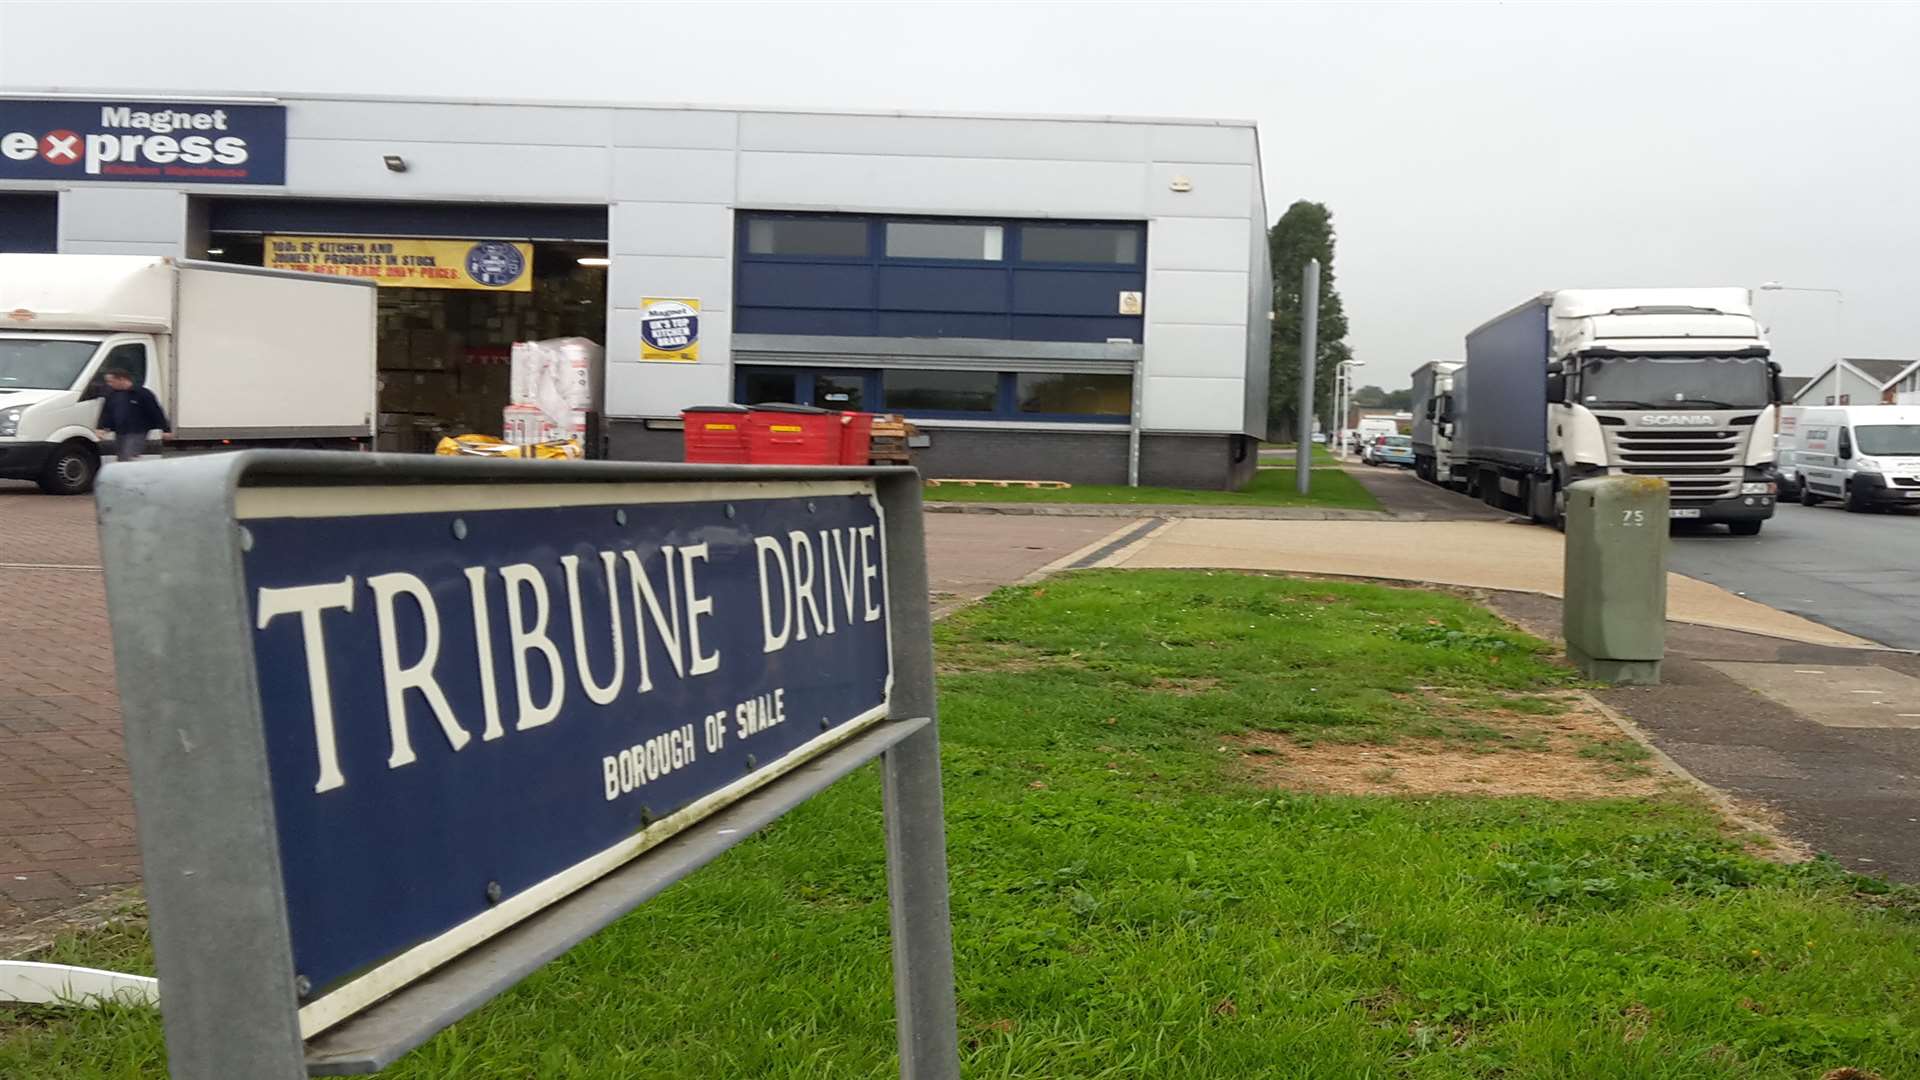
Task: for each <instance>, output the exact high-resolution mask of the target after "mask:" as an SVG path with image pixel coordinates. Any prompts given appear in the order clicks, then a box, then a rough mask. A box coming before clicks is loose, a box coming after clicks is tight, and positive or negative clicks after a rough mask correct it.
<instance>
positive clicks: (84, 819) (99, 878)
mask: <svg viewBox="0 0 1920 1080" xmlns="http://www.w3.org/2000/svg"><path fill="white" fill-rule="evenodd" d="M99 563H100V549H99V541H98V537H97V535H96V533H95V531H94V522H93V503H92V501H91V500H89V499H56V498H50V497H47V496H44V495H41V494H39V493H38V492H37V491H35V490H34V489H33V488H32V487H31V486H25V485H14V484H5V483H0V928H6V927H12V926H17V925H19V924H20V923H23V922H27V921H30V920H32V919H36V918H39V917H42V916H46V915H52V914H55V913H57V912H60V911H63V910H65V909H67V908H70V907H73V906H75V905H77V904H80V903H84V902H85V901H87V900H90V899H92V898H95V897H98V896H100V895H102V894H105V893H109V892H113V891H115V890H117V889H119V888H123V887H125V886H128V885H132V884H134V883H136V882H138V881H139V879H140V857H139V849H138V847H137V846H136V842H135V839H134V832H133V803H132V800H131V799H130V797H129V796H128V792H127V766H126V759H125V757H124V755H123V752H122V749H121V742H120V707H119V699H118V696H117V695H116V694H115V692H114V682H113V651H112V646H111V643H110V642H109V640H108V636H107V617H106V598H105V594H104V593H103V591H102V587H101V577H100V572H99V570H98V567H99Z"/></svg>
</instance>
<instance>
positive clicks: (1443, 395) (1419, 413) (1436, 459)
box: [1413, 360, 1463, 484]
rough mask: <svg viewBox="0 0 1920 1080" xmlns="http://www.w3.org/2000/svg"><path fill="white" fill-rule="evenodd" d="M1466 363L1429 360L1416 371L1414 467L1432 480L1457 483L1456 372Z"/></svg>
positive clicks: (1427, 479) (1417, 473) (1423, 476)
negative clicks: (1454, 450)
mask: <svg viewBox="0 0 1920 1080" xmlns="http://www.w3.org/2000/svg"><path fill="white" fill-rule="evenodd" d="M1462 366H1463V365H1462V364H1461V362H1460V361H1458V360H1429V361H1427V362H1426V363H1424V364H1421V365H1420V366H1419V367H1417V368H1415V369H1414V371H1413V471H1414V474H1415V475H1417V476H1418V477H1420V479H1422V480H1425V481H1427V482H1428V483H1434V484H1451V483H1453V465H1454V454H1453V373H1454V372H1456V371H1458V370H1460V368H1461V367H1462Z"/></svg>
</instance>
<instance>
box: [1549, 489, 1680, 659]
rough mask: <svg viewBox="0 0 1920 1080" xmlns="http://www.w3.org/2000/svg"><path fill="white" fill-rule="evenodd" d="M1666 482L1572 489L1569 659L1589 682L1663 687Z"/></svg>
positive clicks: (1565, 629)
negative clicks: (1591, 679) (1661, 684)
mask: <svg viewBox="0 0 1920 1080" xmlns="http://www.w3.org/2000/svg"><path fill="white" fill-rule="evenodd" d="M1667 503H1668V497H1667V482H1666V481H1665V480H1660V479H1657V478H1654V477H1644V476H1606V477H1600V478H1598V479H1594V480H1582V481H1580V482H1578V483H1576V484H1573V485H1571V486H1569V487H1568V488H1567V549H1566V604H1565V607H1564V609H1563V612H1562V616H1561V630H1562V633H1563V634H1564V635H1565V636H1566V639H1567V658H1568V659H1570V660H1572V661H1573V662H1574V664H1575V666H1577V667H1579V669H1580V670H1581V671H1583V672H1585V673H1586V674H1587V675H1588V676H1589V677H1590V678H1594V679H1598V680H1601V681H1603V682H1610V683H1620V684H1625V685H1633V686H1653V685H1656V684H1658V683H1659V681H1660V661H1661V659H1662V658H1663V657H1665V656H1666V651H1667V543H1668V540H1667Z"/></svg>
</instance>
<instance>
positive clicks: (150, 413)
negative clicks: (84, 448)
mask: <svg viewBox="0 0 1920 1080" xmlns="http://www.w3.org/2000/svg"><path fill="white" fill-rule="evenodd" d="M107 389H108V391H109V392H108V394H107V400H106V401H105V402H104V403H103V404H102V405H101V406H100V427H99V429H98V434H99V436H100V437H101V438H103V439H104V438H106V437H107V433H108V432H112V433H113V439H114V447H115V456H116V457H118V458H119V459H120V460H121V461H138V460H140V455H142V454H144V453H146V452H147V433H148V432H151V431H159V432H161V433H162V434H161V438H166V437H167V435H169V434H171V433H172V431H173V424H172V423H171V422H170V421H168V419H167V413H166V410H164V409H162V408H161V407H160V399H159V398H157V397H154V396H153V391H151V390H149V389H147V388H146V387H144V386H135V385H134V384H133V376H132V375H130V374H128V373H127V372H126V371H124V370H122V369H120V368H114V369H113V370H111V371H109V372H107Z"/></svg>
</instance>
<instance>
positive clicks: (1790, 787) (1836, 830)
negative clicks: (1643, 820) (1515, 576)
mask: <svg viewBox="0 0 1920 1080" xmlns="http://www.w3.org/2000/svg"><path fill="white" fill-rule="evenodd" d="M1488 601H1489V603H1490V604H1491V606H1492V607H1493V608H1494V610H1496V611H1498V612H1499V613H1500V614H1502V615H1504V616H1506V617H1507V618H1508V619H1510V620H1512V621H1514V622H1516V623H1518V624H1519V625H1521V626H1523V627H1525V628H1526V629H1528V630H1529V631H1531V632H1533V633H1534V634H1535V635H1537V636H1540V637H1544V638H1547V639H1548V640H1553V639H1554V638H1556V637H1557V636H1558V634H1559V629H1560V605H1559V602H1558V601H1556V600H1553V599H1551V598H1548V597H1543V596H1534V595H1527V594H1523V593H1502V594H1494V595H1492V596H1490V597H1488ZM1596 696H1598V697H1599V698H1600V699H1601V700H1602V701H1603V702H1605V703H1606V704H1607V705H1608V706H1609V707H1610V708H1612V709H1613V710H1614V711H1616V712H1618V713H1620V714H1621V715H1623V716H1625V717H1626V718H1627V719H1628V720H1630V721H1632V722H1633V723H1634V724H1635V725H1636V726H1638V727H1639V728H1640V730H1641V731H1642V732H1644V733H1645V734H1646V735H1648V736H1649V737H1651V738H1652V740H1653V742H1654V745H1656V746H1658V747H1659V748H1660V749H1661V750H1662V751H1664V752H1665V753H1666V754H1667V755H1668V756H1669V757H1671V758H1673V759H1674V760H1675V761H1677V762H1678V763H1679V764H1680V765H1681V766H1682V767H1683V768H1685V769H1686V770H1687V771H1688V772H1690V773H1692V774H1693V775H1694V776H1695V777H1697V778H1699V779H1700V780H1702V781H1705V782H1706V783H1708V784H1710V785H1712V786H1713V787H1715V788H1717V789H1719V790H1720V791H1722V792H1725V793H1726V794H1728V795H1731V796H1733V798H1734V799H1735V800H1736V803H1737V804H1738V805H1740V807H1741V808H1742V809H1743V810H1746V811H1758V814H1757V816H1759V817H1762V818H1765V819H1770V823H1771V824H1773V825H1774V826H1776V827H1777V828H1778V829H1779V830H1780V831H1781V832H1783V833H1785V834H1786V835H1788V836H1790V837H1792V838H1793V839H1794V840H1796V841H1799V842H1800V843H1802V844H1805V845H1806V846H1808V847H1810V848H1812V849H1813V850H1816V851H1823V852H1826V853H1828V854H1831V855H1832V856H1833V857H1834V858H1836V859H1837V860H1839V861H1840V862H1841V863H1842V864H1843V865H1845V866H1846V867H1847V868H1848V869H1850V870H1854V871H1857V872H1859V873H1863V874H1870V875H1873V876H1875V877H1886V878H1891V879H1894V880H1896V881H1905V882H1909V883H1920V843H1916V842H1915V837H1916V836H1920V731H1917V730H1915V728H1914V727H1913V725H1915V724H1920V719H1914V718H1912V717H1905V716H1902V714H1903V713H1913V712H1920V655H1916V654H1913V653H1904V652H1895V651H1892V650H1888V649H1872V650H1866V649H1841V648H1831V647H1827V646H1821V645H1806V644H1800V643H1797V642H1791V641H1784V640H1781V639H1779V638H1772V637H1762V636H1758V635H1753V634H1741V633H1735V632H1731V631H1727V630H1717V629H1711V628H1706V627H1687V626H1669V627H1668V632H1667V660H1666V663H1665V664H1664V665H1663V669H1662V683H1661V685H1659V686H1648V687H1619V688H1615V689H1611V690H1601V691H1598V692H1597V695H1596Z"/></svg>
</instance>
